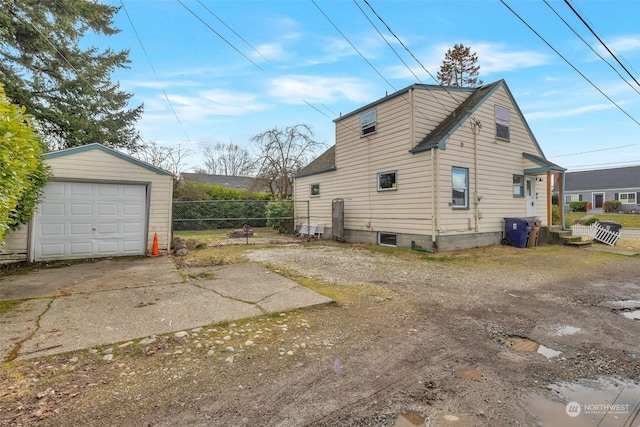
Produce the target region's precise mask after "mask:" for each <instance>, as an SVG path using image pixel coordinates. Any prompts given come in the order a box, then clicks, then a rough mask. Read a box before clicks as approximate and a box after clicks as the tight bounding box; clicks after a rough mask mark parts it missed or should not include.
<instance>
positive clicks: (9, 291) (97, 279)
mask: <svg viewBox="0 0 640 427" xmlns="http://www.w3.org/2000/svg"><path fill="white" fill-rule="evenodd" d="M52 265H53V266H52V267H46V266H44V267H40V268H38V269H36V270H33V271H29V272H27V273H25V274H17V275H14V274H9V275H5V276H2V277H0V300H12V299H21V298H38V297H43V296H55V295H69V294H73V293H78V292H95V291H101V290H108V289H119V288H123V287H127V288H133V287H138V286H149V285H153V284H166V283H180V282H182V281H183V280H182V277H181V276H180V274H178V271H177V270H176V268H175V266H174V265H173V262H171V259H170V258H169V257H143V258H107V259H103V260H99V261H95V262H73V263H68V264H60V263H56V264H52Z"/></svg>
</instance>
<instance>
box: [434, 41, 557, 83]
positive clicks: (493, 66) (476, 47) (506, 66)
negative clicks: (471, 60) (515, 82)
mask: <svg viewBox="0 0 640 427" xmlns="http://www.w3.org/2000/svg"><path fill="white" fill-rule="evenodd" d="M469 46H471V50H472V51H474V52H476V53H477V54H478V64H479V65H480V74H481V75H487V74H500V73H502V72H506V71H515V70H521V69H523V68H532V67H538V66H540V65H544V64H546V63H547V62H548V61H549V57H548V56H547V55H545V54H542V53H538V52H536V51H533V50H510V51H509V50H507V47H506V46H504V45H503V44H501V43H500V44H498V43H477V44H470V45H469ZM443 57H444V54H443Z"/></svg>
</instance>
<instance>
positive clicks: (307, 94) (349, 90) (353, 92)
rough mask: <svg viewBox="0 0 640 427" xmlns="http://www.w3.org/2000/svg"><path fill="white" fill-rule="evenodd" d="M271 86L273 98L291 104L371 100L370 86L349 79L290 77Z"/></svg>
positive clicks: (274, 81) (273, 82) (279, 78)
mask: <svg viewBox="0 0 640 427" xmlns="http://www.w3.org/2000/svg"><path fill="white" fill-rule="evenodd" d="M271 85H272V87H271V89H270V94H271V95H272V96H274V97H277V98H279V99H281V100H283V101H284V102H286V103H291V104H302V103H303V102H304V101H307V102H333V101H335V100H337V99H340V98H346V99H348V100H350V101H353V102H364V101H367V100H369V99H370V98H371V88H370V87H369V85H367V84H366V83H363V82H361V81H360V80H358V79H355V78H349V77H321V76H307V75H288V76H282V77H278V78H275V79H273V80H272V81H271Z"/></svg>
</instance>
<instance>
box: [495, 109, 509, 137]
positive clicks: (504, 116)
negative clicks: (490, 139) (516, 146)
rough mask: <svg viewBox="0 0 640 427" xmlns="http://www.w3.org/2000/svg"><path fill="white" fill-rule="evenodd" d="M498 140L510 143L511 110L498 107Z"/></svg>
mask: <svg viewBox="0 0 640 427" xmlns="http://www.w3.org/2000/svg"><path fill="white" fill-rule="evenodd" d="M495 114H496V138H498V139H504V140H505V141H509V109H508V108H505V107H501V106H499V105H496V108H495Z"/></svg>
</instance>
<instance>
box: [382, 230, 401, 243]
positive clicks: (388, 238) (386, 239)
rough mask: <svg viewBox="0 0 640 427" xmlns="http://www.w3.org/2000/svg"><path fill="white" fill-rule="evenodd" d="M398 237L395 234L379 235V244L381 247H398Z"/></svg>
mask: <svg viewBox="0 0 640 427" xmlns="http://www.w3.org/2000/svg"><path fill="white" fill-rule="evenodd" d="M397 240H398V237H397V235H396V234H395V233H382V232H379V233H378V244H379V245H380V246H397V244H396V243H397Z"/></svg>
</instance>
